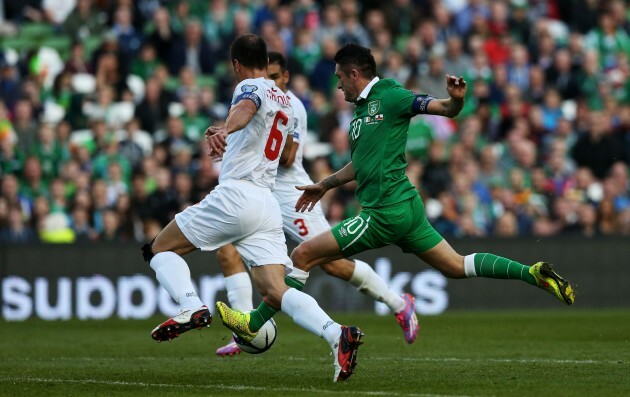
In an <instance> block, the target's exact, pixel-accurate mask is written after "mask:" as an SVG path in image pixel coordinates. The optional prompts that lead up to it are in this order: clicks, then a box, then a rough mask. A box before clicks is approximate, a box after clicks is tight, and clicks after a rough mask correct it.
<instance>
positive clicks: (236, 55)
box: [230, 34, 267, 69]
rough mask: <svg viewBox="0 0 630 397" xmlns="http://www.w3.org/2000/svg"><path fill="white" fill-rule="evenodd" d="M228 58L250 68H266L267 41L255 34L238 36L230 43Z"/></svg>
mask: <svg viewBox="0 0 630 397" xmlns="http://www.w3.org/2000/svg"><path fill="white" fill-rule="evenodd" d="M230 59H231V60H232V61H234V60H235V59H236V60H237V61H238V63H240V64H241V65H243V66H245V67H248V68H252V69H267V43H265V40H263V39H262V37H260V36H256V35H255V34H244V35H242V36H238V37H237V38H236V39H234V41H233V42H232V45H230Z"/></svg>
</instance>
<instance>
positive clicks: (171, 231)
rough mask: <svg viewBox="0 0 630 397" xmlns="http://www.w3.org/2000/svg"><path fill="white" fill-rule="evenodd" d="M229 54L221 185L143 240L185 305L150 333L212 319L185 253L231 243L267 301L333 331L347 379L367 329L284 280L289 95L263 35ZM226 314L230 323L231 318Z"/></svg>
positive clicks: (306, 323)
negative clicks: (275, 74)
mask: <svg viewBox="0 0 630 397" xmlns="http://www.w3.org/2000/svg"><path fill="white" fill-rule="evenodd" d="M230 59H231V61H232V64H233V67H234V71H235V73H236V76H237V78H238V81H239V84H238V85H237V87H236V89H235V92H234V96H233V99H232V106H231V109H230V112H229V114H228V117H227V120H226V121H225V124H224V125H223V126H222V127H214V126H213V127H210V128H208V129H207V130H206V137H207V139H208V146H209V154H210V155H212V156H215V157H222V158H223V162H222V164H221V174H220V177H219V185H218V186H217V187H216V189H214V190H213V191H212V192H210V193H209V194H208V195H207V196H206V197H205V198H204V200H203V201H201V202H200V203H198V204H196V205H194V206H191V207H188V208H187V209H185V210H184V211H182V212H180V213H179V214H177V215H176V216H175V220H174V221H171V223H169V224H168V225H167V226H166V228H164V230H162V232H160V234H158V236H157V237H156V238H155V240H154V241H153V242H152V243H151V244H146V245H145V246H144V247H143V248H142V251H143V256H144V258H145V260H147V261H148V262H149V263H150V266H151V268H153V270H155V273H156V277H157V279H158V281H159V282H160V284H161V285H162V286H163V287H164V288H165V289H166V290H167V291H168V292H169V294H170V295H171V297H173V299H174V300H175V301H176V302H177V303H179V305H180V307H181V311H180V313H179V314H178V315H176V316H175V317H173V318H170V319H168V320H166V321H165V322H163V323H162V324H160V325H158V326H157V327H156V328H155V329H154V330H153V331H152V333H151V336H152V337H153V339H155V340H156V341H159V342H161V341H165V340H171V339H173V338H176V337H178V336H179V335H180V334H182V333H183V332H186V331H188V330H190V329H193V328H201V327H203V326H209V325H210V322H211V315H210V312H209V310H208V308H207V307H206V306H205V305H204V304H203V303H202V302H201V300H200V299H199V297H198V296H197V293H196V291H195V289H194V286H193V285H192V282H191V279H190V270H189V268H188V265H187V264H186V262H185V261H184V260H183V259H182V257H181V256H180V255H183V254H186V253H188V252H191V251H193V250H194V249H196V248H199V249H201V250H204V251H210V250H215V249H217V248H219V247H221V246H223V245H225V244H229V243H232V244H233V245H234V247H236V249H237V250H238V252H239V253H240V254H241V255H242V256H243V258H244V260H245V261H246V263H247V265H248V266H249V267H250V271H251V274H252V278H253V280H254V282H255V284H256V286H257V288H258V290H259V292H260V294H261V295H262V296H263V300H264V302H266V304H267V305H268V306H269V307H270V308H272V309H273V310H282V311H284V312H285V313H287V314H288V315H289V316H290V317H291V318H292V319H293V320H294V321H295V322H296V323H297V324H298V325H300V326H302V327H304V328H306V329H307V330H309V331H311V332H313V333H314V334H316V335H318V336H320V337H322V338H324V339H326V341H327V342H328V343H329V345H330V346H331V348H332V350H333V356H334V368H335V375H334V378H333V380H335V381H337V380H346V379H348V378H349V377H350V376H351V375H352V372H353V369H354V366H355V365H356V353H357V349H358V346H359V345H360V344H361V343H362V342H361V340H360V339H361V337H362V336H363V334H362V333H361V330H360V329H359V328H357V327H347V326H342V325H340V324H337V323H336V322H334V321H333V320H332V319H331V318H330V317H329V316H328V315H327V314H326V313H325V312H324V311H323V310H322V309H321V308H320V307H319V305H318V304H317V302H316V301H315V300H314V299H313V298H312V297H310V296H309V295H306V294H304V293H303V292H300V291H298V290H296V289H294V288H289V287H288V286H287V285H286V284H285V282H284V277H285V274H287V273H290V272H291V271H292V264H291V260H290V259H289V257H288V255H287V247H286V241H285V238H284V234H283V232H282V217H281V214H280V207H279V205H278V202H277V201H276V199H275V198H274V197H273V195H272V193H271V189H272V188H273V185H274V181H275V177H276V171H277V167H278V163H279V162H280V157H281V155H282V157H284V158H286V157H287V156H288V153H289V151H290V149H291V146H288V145H287V146H286V150H283V147H285V144H289V145H291V142H292V135H291V134H292V131H293V127H292V124H291V123H290V121H291V120H292V119H293V112H292V108H291V106H290V105H289V99H288V98H287V97H286V95H285V94H284V93H283V92H282V91H280V89H278V88H277V87H276V86H275V84H274V82H273V81H272V80H268V79H266V73H267V72H266V69H267V63H268V58H267V46H266V44H265V42H264V40H262V38H260V37H258V36H255V35H251V34H248V35H243V36H239V37H238V38H236V39H235V40H234V42H233V43H232V45H231V46H230ZM219 315H220V316H221V318H222V319H223V322H224V325H226V326H228V327H230V322H229V319H226V318H225V317H224V316H222V315H221V313H219Z"/></svg>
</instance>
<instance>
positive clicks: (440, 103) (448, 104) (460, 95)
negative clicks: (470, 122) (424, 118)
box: [427, 74, 467, 118]
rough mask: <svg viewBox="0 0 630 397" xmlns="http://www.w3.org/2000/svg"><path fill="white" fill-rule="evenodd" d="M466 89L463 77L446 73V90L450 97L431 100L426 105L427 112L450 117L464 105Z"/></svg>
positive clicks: (456, 113)
mask: <svg viewBox="0 0 630 397" xmlns="http://www.w3.org/2000/svg"><path fill="white" fill-rule="evenodd" d="M466 89H467V86H466V81H465V80H464V78H463V77H455V76H451V75H448V74H447V75H446V92H448V94H449V95H450V98H448V99H434V100H432V101H431V102H429V105H428V106H427V113H428V114H436V115H438V116H444V117H451V118H452V117H455V116H457V115H458V114H459V112H461V110H462V108H463V107H464V97H465V96H466Z"/></svg>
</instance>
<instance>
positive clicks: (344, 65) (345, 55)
mask: <svg viewBox="0 0 630 397" xmlns="http://www.w3.org/2000/svg"><path fill="white" fill-rule="evenodd" d="M335 63H336V64H337V65H339V68H340V69H341V70H343V71H344V73H350V70H351V69H357V70H358V71H359V73H361V76H363V77H365V78H368V79H372V78H374V76H376V61H375V60H374V56H373V55H372V51H370V49H369V48H365V47H361V46H360V45H358V44H354V43H350V44H346V45H345V46H343V47H341V49H339V51H337V54H335Z"/></svg>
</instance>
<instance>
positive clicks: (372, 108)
mask: <svg viewBox="0 0 630 397" xmlns="http://www.w3.org/2000/svg"><path fill="white" fill-rule="evenodd" d="M380 108H381V103H380V102H379V101H372V102H370V103H368V114H369V115H370V116H374V115H375V114H376V112H378V110H379V109H380Z"/></svg>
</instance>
